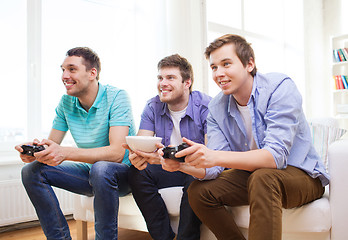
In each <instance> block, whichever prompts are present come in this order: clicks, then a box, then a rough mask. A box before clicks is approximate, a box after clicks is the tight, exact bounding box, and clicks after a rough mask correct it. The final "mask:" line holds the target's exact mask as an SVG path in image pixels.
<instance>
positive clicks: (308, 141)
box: [177, 34, 329, 240]
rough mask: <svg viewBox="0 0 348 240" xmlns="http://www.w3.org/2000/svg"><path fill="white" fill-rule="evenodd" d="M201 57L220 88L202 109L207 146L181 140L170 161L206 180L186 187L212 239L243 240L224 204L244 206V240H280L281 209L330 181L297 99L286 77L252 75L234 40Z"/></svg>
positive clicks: (249, 57) (247, 56)
mask: <svg viewBox="0 0 348 240" xmlns="http://www.w3.org/2000/svg"><path fill="white" fill-rule="evenodd" d="M205 55H206V57H207V59H208V60H209V63H210V67H211V69H212V76H213V80H214V81H215V83H216V84H217V85H218V86H219V87H220V88H221V93H219V94H218V95H217V96H216V97H215V98H214V99H213V100H212V101H211V102H210V104H209V116H208V118H207V122H208V133H207V135H208V145H207V146H204V145H202V144H197V143H194V142H192V141H190V140H186V139H185V142H187V143H188V144H189V145H191V146H190V147H189V148H186V149H184V150H183V151H182V152H179V153H178V154H177V157H181V156H182V155H186V157H185V161H186V162H187V163H189V164H190V165H191V166H195V167H197V168H198V169H200V168H206V175H205V177H204V179H213V180H210V181H199V180H196V181H195V182H193V183H192V184H191V185H190V188H189V189H188V195H189V201H190V204H191V207H192V209H193V210H194V211H195V213H196V214H197V216H198V217H199V218H200V220H202V222H203V223H204V224H205V225H206V226H208V227H209V229H210V230H211V231H212V232H213V233H214V234H215V236H216V237H217V239H223V240H227V239H234V240H236V239H241V240H242V239H243V240H244V239H245V238H244V236H243V235H242V233H241V231H240V230H239V228H238V226H237V225H236V222H235V221H234V218H233V215H232V214H230V213H229V212H228V211H227V209H226V208H225V206H241V205H250V225H249V232H248V239H250V240H280V239H281V238H282V208H293V207H299V206H301V205H303V204H306V203H309V202H311V201H313V200H315V199H318V198H320V197H321V196H322V195H323V193H324V186H325V185H327V184H328V183H329V176H328V174H327V173H326V171H325V168H324V165H323V163H322V162H321V160H320V158H319V156H318V154H317V153H316V151H315V149H314V147H313V144H312V138H311V132H310V129H309V126H308V123H307V121H306V118H305V115H304V113H303V110H302V98H301V95H300V93H299V91H298V89H297V88H296V85H295V83H294V81H293V80H292V79H291V78H290V77H288V76H286V75H285V74H281V73H268V74H261V73H259V72H257V70H256V65H255V57H254V51H253V49H252V48H251V46H250V44H249V43H248V42H247V41H246V40H245V39H244V38H243V37H241V36H238V35H232V34H227V35H224V36H222V37H220V38H218V39H216V40H214V41H213V42H212V43H211V44H210V45H209V46H208V47H207V48H206V51H205ZM224 169H228V170H224ZM223 170H224V171H223Z"/></svg>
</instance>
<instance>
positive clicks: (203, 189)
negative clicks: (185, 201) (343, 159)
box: [188, 166, 324, 240]
mask: <svg viewBox="0 0 348 240" xmlns="http://www.w3.org/2000/svg"><path fill="white" fill-rule="evenodd" d="M323 193H324V187H323V186H322V184H321V181H320V180H319V179H318V178H315V179H314V178H311V177H310V176H309V175H308V174H307V173H305V172H304V171H302V170H300V169H298V168H295V167H292V166H288V167H287V168H286V169H283V170H279V169H258V170H256V171H254V172H252V173H251V172H248V171H242V170H235V169H231V170H225V171H224V172H222V173H221V175H220V176H219V177H218V178H217V179H214V180H208V181H198V180H197V181H194V182H193V183H192V184H191V186H190V188H189V190H188V194H189V201H190V204H191V206H192V209H193V210H194V211H195V213H196V214H197V216H198V217H199V218H200V219H201V220H202V223H204V224H205V225H206V226H207V227H208V228H209V229H210V230H211V231H212V232H213V233H214V234H215V236H216V237H217V239H219V240H228V239H231V240H232V239H233V240H240V239H242V240H245V238H244V236H243V235H242V233H241V232H240V230H239V228H238V227H237V225H236V223H235V221H234V219H233V216H232V215H231V214H230V213H229V212H228V211H227V210H226V208H225V205H226V206H241V205H248V204H250V226H249V234H248V239H249V240H265V239H267V240H280V239H281V236H282V208H286V209H287V208H294V207H299V206H302V205H304V204H306V203H309V202H311V201H313V200H316V199H318V198H320V197H321V196H322V195H323Z"/></svg>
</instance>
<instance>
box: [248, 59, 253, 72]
mask: <svg viewBox="0 0 348 240" xmlns="http://www.w3.org/2000/svg"><path fill="white" fill-rule="evenodd" d="M254 68H255V61H254V59H253V58H250V59H249V62H248V64H247V71H248V72H252V71H253V70H254Z"/></svg>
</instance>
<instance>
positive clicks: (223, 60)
mask: <svg viewBox="0 0 348 240" xmlns="http://www.w3.org/2000/svg"><path fill="white" fill-rule="evenodd" d="M226 61H232V59H231V58H224V59H222V60H221V61H220V62H226ZM213 65H216V64H215V63H211V64H210V66H213Z"/></svg>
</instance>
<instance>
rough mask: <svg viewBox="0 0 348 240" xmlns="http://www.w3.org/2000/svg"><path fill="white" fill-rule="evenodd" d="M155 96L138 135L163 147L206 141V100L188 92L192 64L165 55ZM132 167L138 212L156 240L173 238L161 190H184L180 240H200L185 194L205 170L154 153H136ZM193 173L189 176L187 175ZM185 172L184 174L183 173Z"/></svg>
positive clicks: (131, 180) (206, 97) (197, 221)
mask: <svg viewBox="0 0 348 240" xmlns="http://www.w3.org/2000/svg"><path fill="white" fill-rule="evenodd" d="M157 68H158V83H157V88H158V96H156V97H154V98H152V99H150V100H149V101H148V102H147V104H146V106H145V109H144V111H143V113H142V115H141V122H140V127H139V132H138V135H139V136H153V135H156V136H157V137H161V138H162V144H163V145H165V146H168V145H174V146H176V145H179V144H181V143H182V137H186V138H188V139H191V140H193V141H195V142H199V143H201V144H204V143H205V134H206V131H207V128H206V117H207V115H208V103H209V101H210V99H211V98H210V97H209V96H207V95H205V94H203V93H201V92H198V91H192V84H193V70H192V66H191V64H190V63H189V62H188V61H187V60H186V59H185V58H183V57H181V56H179V55H178V54H175V55H171V56H168V57H165V58H164V59H162V60H161V61H160V62H159V63H158V66H157ZM129 159H130V161H131V163H132V166H131V168H130V171H129V184H130V185H131V189H132V193H133V196H134V199H135V201H136V203H137V205H138V207H139V208H140V210H141V212H142V214H143V216H144V218H145V221H146V223H147V228H148V230H149V233H150V235H151V237H152V238H153V239H155V240H169V239H170V240H172V239H174V237H175V234H174V232H173V230H172V228H171V226H170V220H169V215H168V212H167V209H166V206H165V203H164V202H163V199H162V197H161V195H160V194H159V193H158V190H159V189H162V188H168V187H175V186H184V190H183V191H184V193H183V197H182V200H181V206H180V222H179V229H178V235H177V237H176V239H178V240H191V239H192V240H197V239H199V238H200V221H199V220H198V218H197V217H196V216H195V214H194V213H193V211H192V209H191V208H190V206H189V203H188V199H187V193H186V190H187V188H188V186H189V185H190V183H191V182H192V181H193V180H194V178H193V177H192V176H191V175H189V174H197V176H202V174H204V172H202V171H201V170H196V169H195V168H193V167H191V166H188V165H186V164H179V163H178V162H177V161H175V160H170V159H167V164H168V166H167V165H166V163H164V162H163V167H164V168H165V169H167V170H170V171H171V172H169V171H165V170H163V169H162V166H161V165H160V164H161V160H162V156H161V154H160V153H159V152H158V151H157V152H155V153H143V152H139V151H137V152H136V153H132V154H130V157H129ZM192 170H193V171H194V172H191V171H192ZM187 173H188V174H187Z"/></svg>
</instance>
